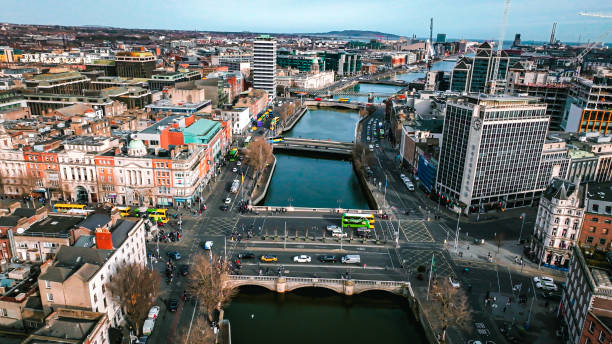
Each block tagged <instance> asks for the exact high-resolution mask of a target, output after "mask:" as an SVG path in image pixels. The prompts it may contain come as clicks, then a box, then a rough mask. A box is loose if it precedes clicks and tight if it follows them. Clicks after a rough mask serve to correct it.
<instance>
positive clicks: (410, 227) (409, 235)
mask: <svg viewBox="0 0 612 344" xmlns="http://www.w3.org/2000/svg"><path fill="white" fill-rule="evenodd" d="M400 228H401V230H402V234H403V235H404V239H405V240H406V241H418V242H433V241H434V238H433V236H432V235H431V233H430V232H429V229H428V228H427V225H426V224H425V221H424V220H402V221H401V222H400Z"/></svg>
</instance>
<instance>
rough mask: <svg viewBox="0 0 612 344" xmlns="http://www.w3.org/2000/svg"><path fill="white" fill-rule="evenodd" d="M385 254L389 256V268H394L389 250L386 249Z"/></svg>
mask: <svg viewBox="0 0 612 344" xmlns="http://www.w3.org/2000/svg"><path fill="white" fill-rule="evenodd" d="M387 255H388V256H389V261H390V262H391V269H395V265H394V264H393V258H392V257H391V252H389V249H387Z"/></svg>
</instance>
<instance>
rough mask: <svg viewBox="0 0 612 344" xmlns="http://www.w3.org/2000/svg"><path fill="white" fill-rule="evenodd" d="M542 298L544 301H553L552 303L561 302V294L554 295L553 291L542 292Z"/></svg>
mask: <svg viewBox="0 0 612 344" xmlns="http://www.w3.org/2000/svg"><path fill="white" fill-rule="evenodd" d="M541 297H542V298H544V299H548V300H552V301H561V294H560V293H553V292H551V291H544V292H542V294H541Z"/></svg>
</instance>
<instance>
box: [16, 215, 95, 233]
mask: <svg viewBox="0 0 612 344" xmlns="http://www.w3.org/2000/svg"><path fill="white" fill-rule="evenodd" d="M83 219H84V217H83V216H65V215H62V216H57V215H50V216H48V217H46V218H44V219H42V220H40V221H38V222H35V223H34V224H33V225H32V226H30V228H28V229H26V230H25V232H24V233H22V234H16V235H30V236H47V235H59V236H62V237H63V236H65V235H69V233H70V230H71V229H73V228H75V227H76V226H77V225H78V224H80V223H81V222H83Z"/></svg>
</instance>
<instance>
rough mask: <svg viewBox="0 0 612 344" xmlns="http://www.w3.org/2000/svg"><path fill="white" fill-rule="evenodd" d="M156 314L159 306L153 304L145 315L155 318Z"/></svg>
mask: <svg viewBox="0 0 612 344" xmlns="http://www.w3.org/2000/svg"><path fill="white" fill-rule="evenodd" d="M158 315H159V306H153V307H151V309H149V315H147V318H151V319H157V316H158Z"/></svg>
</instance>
